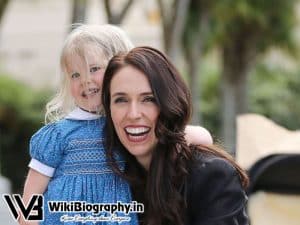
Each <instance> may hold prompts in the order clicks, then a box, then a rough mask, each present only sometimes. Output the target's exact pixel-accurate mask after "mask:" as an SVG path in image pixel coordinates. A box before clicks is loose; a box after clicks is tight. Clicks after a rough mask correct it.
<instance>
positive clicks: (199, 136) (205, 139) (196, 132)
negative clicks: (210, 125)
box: [185, 125, 213, 145]
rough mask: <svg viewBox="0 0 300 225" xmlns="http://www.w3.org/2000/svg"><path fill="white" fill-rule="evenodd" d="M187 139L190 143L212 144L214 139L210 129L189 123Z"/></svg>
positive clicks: (186, 130)
mask: <svg viewBox="0 0 300 225" xmlns="http://www.w3.org/2000/svg"><path fill="white" fill-rule="evenodd" d="M185 139H186V141H187V143H188V144H194V145H211V144H213V139H212V136H211V134H210V133H209V131H208V130H206V129H205V128H204V127H200V126H191V125H188V126H186V128H185Z"/></svg>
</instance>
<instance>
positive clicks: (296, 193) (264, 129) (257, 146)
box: [237, 114, 300, 225]
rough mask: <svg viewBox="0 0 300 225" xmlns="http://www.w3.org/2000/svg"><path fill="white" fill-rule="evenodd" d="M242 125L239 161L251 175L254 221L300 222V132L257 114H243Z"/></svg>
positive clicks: (258, 224)
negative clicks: (289, 129)
mask: <svg viewBox="0 0 300 225" xmlns="http://www.w3.org/2000/svg"><path fill="white" fill-rule="evenodd" d="M238 128H239V134H238V135H239V136H238V148H237V153H238V154H239V155H238V157H237V159H238V160H237V161H238V162H239V163H240V164H241V166H242V167H243V168H245V169H246V170H247V171H248V174H249V178H250V185H249V187H248V190H247V192H248V196H249V201H248V208H247V209H248V215H249V218H250V224H251V225H300V146H299V140H300V139H299V137H300V136H299V132H292V131H288V130H286V129H284V128H282V127H280V126H278V125H277V124H275V123H272V121H270V120H268V119H266V118H262V117H261V116H258V115H253V114H251V115H245V117H240V118H239V119H238ZM245 133H246V134H245ZM282 146H285V147H286V149H287V150H284V148H282ZM298 146H299V147H298ZM266 148H267V149H266ZM280 149H283V150H280Z"/></svg>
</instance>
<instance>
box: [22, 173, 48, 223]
mask: <svg viewBox="0 0 300 225" xmlns="http://www.w3.org/2000/svg"><path fill="white" fill-rule="evenodd" d="M49 180H50V177H47V176H45V175H43V174H41V173H39V172H37V171H36V170H33V169H29V172H28V175H27V178H26V181H25V186H24V192H23V202H24V204H25V205H27V204H28V202H29V200H30V199H31V196H32V195H33V194H43V193H44V192H45V190H46V188H47V186H48V183H49ZM19 224H20V225H29V224H30V225H38V222H30V221H25V220H24V218H23V217H22V216H21V215H20V217H19Z"/></svg>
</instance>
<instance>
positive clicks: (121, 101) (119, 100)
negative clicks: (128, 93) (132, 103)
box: [114, 97, 127, 103]
mask: <svg viewBox="0 0 300 225" xmlns="http://www.w3.org/2000/svg"><path fill="white" fill-rule="evenodd" d="M123 102H127V99H126V98H124V97H119V98H116V99H115V100H114V103H123Z"/></svg>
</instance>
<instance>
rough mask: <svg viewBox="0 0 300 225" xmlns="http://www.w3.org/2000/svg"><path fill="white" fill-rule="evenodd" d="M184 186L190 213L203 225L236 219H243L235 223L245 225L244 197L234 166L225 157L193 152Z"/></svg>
mask: <svg viewBox="0 0 300 225" xmlns="http://www.w3.org/2000/svg"><path fill="white" fill-rule="evenodd" d="M187 187H188V188H187V200H188V206H189V210H190V212H189V213H190V215H192V217H195V218H197V219H196V220H199V221H201V222H202V223H203V224H233V223H234V219H239V220H241V221H244V222H239V223H237V224H247V216H246V215H245V214H244V213H245V205H246V202H247V196H246V194H245V191H244V188H243V186H242V183H241V179H240V176H239V173H238V171H237V169H236V168H235V166H234V165H233V164H232V162H230V161H229V160H228V159H226V158H223V157H222V156H221V155H220V156H219V155H218V154H213V153H210V152H204V151H203V152H202V151H201V150H199V152H195V153H194V159H193V163H192V164H191V169H190V173H189V176H188V186H187ZM221 221H222V222H224V223H222V222H221ZM225 221H230V222H228V223H225ZM205 222H207V223H205ZM202 223H200V222H199V224H202ZM196 224H198V223H196Z"/></svg>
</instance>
